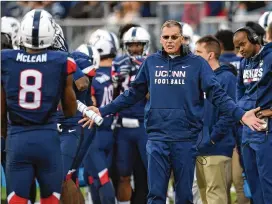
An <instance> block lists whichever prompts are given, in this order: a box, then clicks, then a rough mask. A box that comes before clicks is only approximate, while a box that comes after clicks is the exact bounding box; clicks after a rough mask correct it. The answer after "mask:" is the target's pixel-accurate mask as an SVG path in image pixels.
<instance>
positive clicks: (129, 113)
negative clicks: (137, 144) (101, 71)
mask: <svg viewBox="0 0 272 204" xmlns="http://www.w3.org/2000/svg"><path fill="white" fill-rule="evenodd" d="M144 59H145V58H144V57H143V58H135V59H133V58H131V57H129V56H128V55H123V56H121V57H117V58H115V59H114V61H113V66H112V72H113V75H114V74H120V72H122V69H127V70H128V73H129V74H128V75H127V76H126V78H125V81H124V82H123V83H122V90H121V93H122V92H124V91H125V90H127V89H128V88H129V87H130V83H131V82H132V81H133V80H134V79H135V76H136V74H137V72H138V69H139V67H140V65H141V63H142V61H143V60H144ZM145 104H146V99H145V98H144V99H142V100H141V101H139V102H137V103H136V104H135V105H133V106H132V107H130V108H128V109H125V110H122V111H121V112H120V113H119V116H120V117H126V118H137V119H139V120H142V121H143V119H144V107H145Z"/></svg>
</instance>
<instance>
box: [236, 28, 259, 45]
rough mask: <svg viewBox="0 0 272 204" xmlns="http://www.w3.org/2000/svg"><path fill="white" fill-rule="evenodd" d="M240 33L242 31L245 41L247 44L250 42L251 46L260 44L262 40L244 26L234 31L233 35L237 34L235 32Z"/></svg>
mask: <svg viewBox="0 0 272 204" xmlns="http://www.w3.org/2000/svg"><path fill="white" fill-rule="evenodd" d="M241 31H244V32H246V33H247V39H248V41H249V42H251V43H252V44H260V45H261V44H262V39H261V38H260V36H258V35H257V33H256V32H255V31H254V30H253V29H252V28H250V27H248V26H245V27H242V28H239V29H238V30H236V31H235V32H234V35H235V34H236V33H237V32H241Z"/></svg>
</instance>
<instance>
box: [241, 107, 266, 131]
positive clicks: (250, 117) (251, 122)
mask: <svg viewBox="0 0 272 204" xmlns="http://www.w3.org/2000/svg"><path fill="white" fill-rule="evenodd" d="M260 109H261V108H260V107H258V108H256V109H252V110H250V111H247V112H246V113H245V114H244V115H243V117H242V122H243V123H244V124H245V125H247V126H248V127H249V128H250V129H251V130H252V131H254V130H257V131H261V130H262V124H265V122H264V121H263V120H261V119H259V118H257V117H256V115H255V114H256V113H257V112H258V111H259V110H260Z"/></svg>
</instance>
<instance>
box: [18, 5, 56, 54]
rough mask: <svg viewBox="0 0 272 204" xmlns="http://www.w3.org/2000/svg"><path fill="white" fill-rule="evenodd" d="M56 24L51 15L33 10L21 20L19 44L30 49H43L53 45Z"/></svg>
mask: <svg viewBox="0 0 272 204" xmlns="http://www.w3.org/2000/svg"><path fill="white" fill-rule="evenodd" d="M55 36H56V23H55V21H54V20H53V18H52V16H51V14H49V13H48V12H47V11H45V10H42V9H33V10H31V11H29V12H28V13H27V14H26V15H25V16H24V18H23V20H22V22H21V26H20V43H21V44H22V46H24V47H27V48H32V49H44V48H48V47H50V46H52V45H53V43H54V40H55Z"/></svg>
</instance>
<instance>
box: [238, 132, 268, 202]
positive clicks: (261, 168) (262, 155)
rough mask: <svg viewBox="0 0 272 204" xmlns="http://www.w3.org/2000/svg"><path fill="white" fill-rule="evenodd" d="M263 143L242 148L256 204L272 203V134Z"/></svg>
mask: <svg viewBox="0 0 272 204" xmlns="http://www.w3.org/2000/svg"><path fill="white" fill-rule="evenodd" d="M262 137H263V138H265V137H267V140H266V141H264V142H263V143H260V144H258V143H250V144H246V145H245V146H243V147H242V156H243V161H244V167H245V171H246V175H247V180H248V184H249V187H250V190H251V193H252V198H253V202H254V203H256V204H269V203H271V202H272V165H271V162H272V132H270V133H268V135H267V136H265V133H263V135H262Z"/></svg>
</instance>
